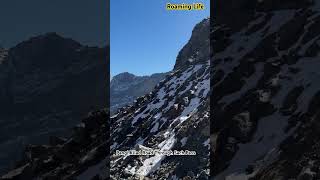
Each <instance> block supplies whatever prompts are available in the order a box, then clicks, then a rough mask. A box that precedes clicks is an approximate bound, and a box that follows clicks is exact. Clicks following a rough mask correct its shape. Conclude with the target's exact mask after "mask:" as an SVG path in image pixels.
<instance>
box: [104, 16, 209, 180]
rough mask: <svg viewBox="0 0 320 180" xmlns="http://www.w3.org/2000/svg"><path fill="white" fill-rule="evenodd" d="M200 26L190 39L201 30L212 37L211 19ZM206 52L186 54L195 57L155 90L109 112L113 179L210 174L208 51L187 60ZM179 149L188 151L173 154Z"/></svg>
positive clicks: (204, 34) (197, 177) (187, 176)
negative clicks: (210, 30)
mask: <svg viewBox="0 0 320 180" xmlns="http://www.w3.org/2000/svg"><path fill="white" fill-rule="evenodd" d="M199 26H202V27H203V28H201V29H200V30H196V31H193V35H192V37H191V41H189V43H193V41H192V39H196V38H193V37H194V36H199V35H201V36H202V37H201V38H202V39H207V41H209V28H210V23H209V19H206V20H204V21H202V22H201V23H199V24H198V25H197V26H196V27H199ZM195 29H196V28H195ZM207 41H204V42H203V43H206V42H207ZM188 45H189V44H188ZM188 45H186V46H188ZM205 51H207V52H205ZM208 52H209V46H206V47H205V46H203V47H202V48H198V49H197V50H194V51H192V52H188V54H189V56H190V57H188V58H186V59H184V60H185V61H186V62H192V63H190V64H189V65H187V66H186V65H185V64H183V65H182V66H179V65H176V66H175V70H174V71H172V72H171V74H169V75H168V76H167V78H166V79H165V80H163V81H161V82H160V83H159V84H158V85H157V86H156V87H155V89H154V90H153V91H152V92H151V93H149V94H147V95H145V96H142V97H140V98H138V99H137V100H136V101H135V103H134V104H133V105H131V106H128V107H125V108H122V109H120V111H118V113H117V114H115V115H113V116H112V117H111V119H110V121H111V127H110V131H111V137H110V138H111V139H110V145H111V146H110V159H111V162H110V166H111V169H110V175H111V179H117V180H120V179H136V178H145V179H148V178H149V179H180V178H193V179H206V178H208V177H209V116H210V113H209V90H210V64H209V56H206V57H203V58H206V59H201V60H199V61H189V60H190V59H191V57H194V56H196V54H200V53H201V54H209V53H208ZM179 63H181V62H179ZM127 150H136V151H140V150H141V151H145V152H150V153H151V152H152V150H157V151H159V152H155V153H154V154H151V155H148V156H146V155H141V156H131V155H128V154H127V155H125V154H119V153H117V151H118V152H119V151H123V152H125V151H127ZM181 150H185V151H184V152H183V153H185V155H180V156H178V155H172V154H170V153H171V151H172V153H174V152H175V151H176V152H177V151H180V152H182V151H181ZM194 153H196V155H195V154H194ZM186 154H188V156H187V155H186Z"/></svg>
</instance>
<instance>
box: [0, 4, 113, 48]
mask: <svg viewBox="0 0 320 180" xmlns="http://www.w3.org/2000/svg"><path fill="white" fill-rule="evenodd" d="M0 24H1V27H0V45H1V46H4V47H6V48H10V47H12V46H15V45H16V44H18V43H20V42H21V41H24V40H27V39H29V38H30V37H32V36H37V35H40V34H45V33H48V32H57V33H58V34H60V35H62V36H64V37H68V38H72V39H74V40H76V41H79V42H81V43H83V44H84V45H90V46H105V45H106V44H109V36H108V35H109V0H94V1H91V0H22V1H21V0H1V4H0Z"/></svg>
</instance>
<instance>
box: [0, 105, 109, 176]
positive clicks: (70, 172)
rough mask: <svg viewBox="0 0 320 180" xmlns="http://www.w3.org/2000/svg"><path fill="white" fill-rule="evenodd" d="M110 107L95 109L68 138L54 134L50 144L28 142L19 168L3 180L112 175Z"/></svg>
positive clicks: (18, 165)
mask: <svg viewBox="0 0 320 180" xmlns="http://www.w3.org/2000/svg"><path fill="white" fill-rule="evenodd" d="M107 119H109V113H108V110H106V109H105V110H99V111H93V112H91V113H89V114H88V116H87V117H86V118H84V119H83V120H82V121H81V122H80V123H79V124H78V125H77V126H75V127H74V128H73V130H72V135H71V136H70V137H69V138H67V139H65V138H59V137H56V136H54V137H51V139H50V143H49V144H47V145H28V146H27V147H26V148H25V151H24V153H23V159H22V160H21V161H20V162H19V163H18V164H17V166H16V167H17V168H16V169H14V170H12V171H10V172H9V173H7V174H5V175H3V176H2V177H0V179H1V180H29V179H39V180H40V179H41V180H51V179H53V180H56V179H59V180H64V179H67V180H69V179H76V180H90V179H92V180H99V179H108V177H109V168H107V167H109V165H108V162H109V158H108V149H107V148H106V147H108V145H109V141H108V139H107V137H108V135H109V133H110V132H109V128H108V127H109V121H106V120H107Z"/></svg>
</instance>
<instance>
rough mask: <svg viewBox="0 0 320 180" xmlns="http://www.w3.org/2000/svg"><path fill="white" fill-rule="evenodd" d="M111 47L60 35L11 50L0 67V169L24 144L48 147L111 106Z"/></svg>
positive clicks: (12, 162)
mask: <svg viewBox="0 0 320 180" xmlns="http://www.w3.org/2000/svg"><path fill="white" fill-rule="evenodd" d="M108 56H109V48H107V47H106V48H96V47H86V46H83V45H81V44H79V43H77V42H75V41H73V40H71V39H66V38H63V37H61V36H59V35H57V34H55V33H48V34H45V35H42V36H37V37H33V38H31V39H29V40H27V41H25V42H22V43H20V44H18V45H17V46H15V47H13V48H11V49H9V50H8V55H7V56H6V58H5V60H3V61H2V63H1V64H0V69H1V70H2V71H1V72H0V85H1V86H0V107H1V108H0V117H1V122H0V123H1V127H0V131H1V132H2V135H1V137H0V149H1V153H0V154H1V155H0V159H1V160H0V162H1V168H5V167H8V165H9V166H12V164H14V162H15V161H16V160H18V159H19V158H20V154H21V152H22V150H23V147H24V145H26V144H28V143H45V142H48V138H49V137H50V136H51V135H57V134H59V135H61V136H64V135H68V134H69V133H68V131H69V128H71V127H73V126H74V125H75V124H76V123H77V119H79V118H81V117H84V116H85V115H86V113H87V112H89V111H90V110H93V109H100V108H102V107H105V106H106V105H107V93H108V91H109V90H108V89H107V82H108V80H109V78H108V76H109V73H108V68H107V67H108V66H107V59H108Z"/></svg>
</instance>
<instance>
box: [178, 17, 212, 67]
mask: <svg viewBox="0 0 320 180" xmlns="http://www.w3.org/2000/svg"><path fill="white" fill-rule="evenodd" d="M209 27H210V19H209V18H207V19H204V20H202V21H201V22H200V23H198V24H197V25H196V26H195V27H194V29H193V30H192V35H191V38H190V39H189V41H188V43H187V44H186V45H185V46H184V47H183V48H182V49H181V50H180V52H179V54H178V56H177V59H176V63H175V65H174V69H179V68H182V67H183V66H188V65H191V64H197V63H204V62H206V61H207V59H205V58H206V57H209V49H210V43H209V41H210V38H209V31H210V28H209Z"/></svg>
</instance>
